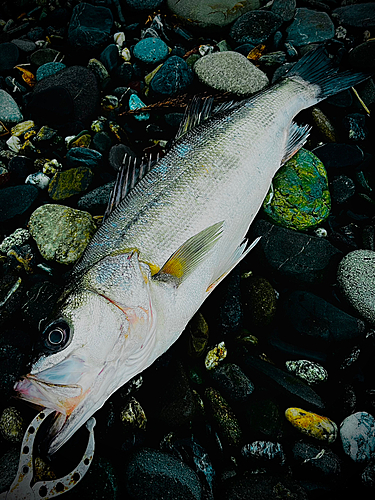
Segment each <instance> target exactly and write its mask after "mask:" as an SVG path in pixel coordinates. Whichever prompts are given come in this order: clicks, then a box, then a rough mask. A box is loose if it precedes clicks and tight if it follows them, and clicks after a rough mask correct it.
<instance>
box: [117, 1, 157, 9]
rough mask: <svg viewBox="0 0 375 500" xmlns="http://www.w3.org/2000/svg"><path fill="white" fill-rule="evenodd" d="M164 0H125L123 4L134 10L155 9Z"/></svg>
mask: <svg viewBox="0 0 375 500" xmlns="http://www.w3.org/2000/svg"><path fill="white" fill-rule="evenodd" d="M163 1H164V0H125V4H126V5H128V6H129V7H131V8H132V9H135V10H146V9H147V10H148V9H157V8H158V7H160V5H161V4H162V3H163Z"/></svg>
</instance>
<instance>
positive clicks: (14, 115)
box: [0, 89, 23, 126]
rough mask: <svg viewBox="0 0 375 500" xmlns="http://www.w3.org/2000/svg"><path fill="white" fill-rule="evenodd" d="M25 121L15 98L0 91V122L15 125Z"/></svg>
mask: <svg viewBox="0 0 375 500" xmlns="http://www.w3.org/2000/svg"><path fill="white" fill-rule="evenodd" d="M22 120H23V116H22V113H21V111H20V108H19V107H18V104H17V103H16V101H15V100H14V99H13V97H12V96H11V95H10V94H8V92H6V91H5V90H3V89H0V121H2V122H3V123H4V124H5V125H10V126H12V125H14V124H16V123H19V122H20V121H22Z"/></svg>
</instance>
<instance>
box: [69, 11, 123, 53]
mask: <svg viewBox="0 0 375 500" xmlns="http://www.w3.org/2000/svg"><path fill="white" fill-rule="evenodd" d="M112 25H113V16H112V12H111V11H110V10H109V9H107V8H106V7H101V6H98V7H96V6H93V5H90V4H89V3H86V2H82V3H79V4H78V5H76V6H75V7H74V9H73V12H72V17H71V19H70V22H69V30H68V40H69V42H70V44H71V45H72V47H75V48H77V49H91V50H92V49H94V48H97V47H100V46H102V45H103V44H104V43H105V42H106V41H107V40H108V39H109V35H110V32H111V29H112Z"/></svg>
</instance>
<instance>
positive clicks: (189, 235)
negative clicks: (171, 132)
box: [14, 45, 369, 455]
mask: <svg viewBox="0 0 375 500" xmlns="http://www.w3.org/2000/svg"><path fill="white" fill-rule="evenodd" d="M368 76H369V75H366V74H364V73H353V72H351V71H350V70H346V71H343V72H338V68H336V67H335V66H334V64H333V62H332V59H331V58H330V57H329V55H328V54H327V52H326V50H325V48H324V46H323V45H320V46H318V47H317V48H316V49H313V50H311V51H310V52H308V53H307V54H306V55H305V56H303V57H302V58H301V59H300V60H299V61H298V62H297V63H296V64H295V65H294V66H293V67H292V69H291V70H290V71H289V72H288V73H287V74H286V75H285V76H284V77H283V78H282V79H281V80H280V81H279V82H277V83H275V84H273V85H271V86H269V87H267V88H265V89H263V90H262V91H261V92H259V93H257V94H255V95H253V96H250V97H248V98H245V99H242V100H240V101H236V102H230V103H226V104H221V105H219V106H218V107H216V108H214V107H213V106H212V102H211V103H210V102H209V101H207V102H205V103H203V104H202V103H200V104H199V101H198V100H197V99H195V100H194V99H193V102H192V104H191V106H190V107H189V109H188V110H187V112H186V114H185V118H184V120H183V121H182V123H181V126H180V129H179V131H178V134H177V137H176V140H175V141H174V143H173V144H172V146H171V148H170V149H169V151H168V152H167V153H166V155H165V156H164V157H163V158H160V159H158V161H156V163H155V164H154V165H152V168H151V167H150V168H148V167H145V168H143V167H142V168H139V167H137V168H138V170H137V169H136V167H135V166H132V164H131V162H130V161H128V162H127V165H126V169H124V171H123V172H125V170H126V171H127V173H128V177H127V178H126V179H127V180H125V181H124V180H122V181H118V182H117V184H116V190H115V195H114V197H113V199H112V202H111V205H112V209H111V210H110V211H109V213H108V214H107V215H106V217H105V220H104V222H103V224H102V225H101V226H100V228H99V229H98V230H97V232H96V233H95V235H94V236H93V238H92V239H91V241H90V242H89V244H88V246H87V247H86V249H85V251H84V253H83V255H82V257H81V258H80V260H79V261H78V262H77V263H76V264H75V265H74V267H73V269H72V271H71V275H70V277H69V280H68V281H67V284H66V287H65V290H64V291H63V293H62V295H61V297H60V299H59V300H58V301H57V303H56V307H55V310H54V311H53V314H52V315H51V317H50V318H47V319H46V321H44V322H43V325H41V331H40V345H41V349H40V355H39V356H38V358H37V359H36V360H35V361H34V363H33V364H32V366H31V370H30V373H28V374H26V375H25V376H23V377H22V378H20V380H18V381H17V382H16V383H15V386H14V390H15V391H16V393H17V396H18V397H19V398H21V399H23V400H25V401H28V402H30V403H33V404H34V405H37V406H39V407H42V408H48V409H53V410H55V412H56V418H55V422H54V424H53V425H52V427H51V432H50V441H49V445H48V453H49V454H50V455H52V454H53V453H55V452H56V451H57V450H58V449H59V448H60V447H61V446H63V445H64V443H66V442H67V441H68V440H69V439H70V437H71V436H72V435H73V434H74V433H75V432H76V431H77V430H78V429H79V428H80V427H81V426H82V425H83V424H84V423H85V422H86V421H87V420H88V419H89V418H90V417H91V416H92V415H93V414H94V413H95V412H96V411H97V410H99V408H101V407H102V406H103V404H104V403H105V402H106V401H107V399H108V398H109V397H110V396H111V395H112V394H113V393H114V392H115V391H117V390H118V389H119V388H120V387H121V386H123V385H124V384H125V383H127V382H128V381H129V380H131V379H132V378H133V377H135V376H136V375H138V374H139V373H141V372H142V371H143V370H145V369H146V368H147V367H149V366H150V365H151V364H152V363H153V362H154V361H155V360H156V359H157V358H158V357H159V356H161V355H162V354H163V353H164V352H165V351H167V349H168V348H169V347H170V346H171V345H172V344H173V343H174V342H175V341H176V340H177V339H178V338H179V336H180V335H181V333H182V332H183V331H184V329H185V327H186V325H187V323H188V322H189V320H190V319H191V318H192V317H193V315H194V314H195V313H196V312H197V311H198V309H199V308H200V306H201V305H202V303H203V302H204V301H205V300H206V299H207V297H208V296H209V295H210V294H211V293H212V291H213V290H214V289H215V288H216V287H217V286H218V285H219V283H220V282H221V281H222V280H223V279H224V278H225V277H226V276H227V275H228V274H229V273H230V272H231V270H232V269H233V268H234V267H235V266H236V265H237V264H238V263H239V262H240V261H241V260H242V259H243V258H244V257H246V256H247V255H248V254H249V252H250V250H251V249H252V247H253V246H254V244H255V243H256V241H255V242H253V243H252V244H249V242H248V240H247V239H246V235H247V233H248V230H249V227H250V225H251V222H252V221H253V219H254V217H255V216H256V215H257V213H258V211H259V209H260V207H261V205H262V203H263V200H264V198H265V196H266V195H267V193H268V191H269V188H270V185H271V181H272V178H273V177H274V175H275V173H276V172H277V170H278V169H279V168H280V166H281V165H283V164H284V163H285V162H286V161H287V160H288V159H289V158H291V157H292V156H293V155H294V154H295V153H296V152H297V151H298V150H299V149H300V148H301V147H302V146H303V145H304V144H305V142H306V140H307V137H308V135H309V132H310V127H309V126H306V125H297V123H296V122H295V121H294V118H295V116H296V115H297V114H298V113H299V112H300V111H301V110H303V109H306V108H309V107H311V106H314V105H315V104H316V103H318V102H320V101H321V100H323V99H325V98H327V97H328V96H330V95H333V94H335V93H337V92H340V91H342V90H345V89H348V88H350V87H352V86H353V85H355V84H357V83H359V82H361V81H363V80H365V79H366V78H368ZM136 170H137V174H135V171H136ZM141 170H142V172H141ZM129 172H130V174H129ZM121 175H122V178H123V179H124V178H125V177H126V176H125V174H124V173H122V174H121ZM120 177H121V176H120ZM136 177H138V181H137V182H135V181H134V179H135V178H136ZM129 183H130V187H129ZM124 186H126V188H124ZM122 190H123V191H124V193H125V196H124V197H122V196H121V191H122Z"/></svg>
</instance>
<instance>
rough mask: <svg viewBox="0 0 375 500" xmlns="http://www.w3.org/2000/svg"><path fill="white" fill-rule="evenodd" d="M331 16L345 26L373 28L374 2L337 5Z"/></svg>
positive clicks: (374, 17) (360, 28)
mask: <svg viewBox="0 0 375 500" xmlns="http://www.w3.org/2000/svg"><path fill="white" fill-rule="evenodd" d="M332 18H333V19H335V20H336V21H337V22H339V23H340V24H342V25H343V26H345V27H349V28H358V30H360V31H361V32H363V31H364V30H369V31H371V30H374V29H375V3H374V2H368V3H359V4H356V5H345V6H344V7H339V8H338V9H335V10H334V11H333V12H332ZM369 61H370V60H369ZM370 64H371V63H370Z"/></svg>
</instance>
